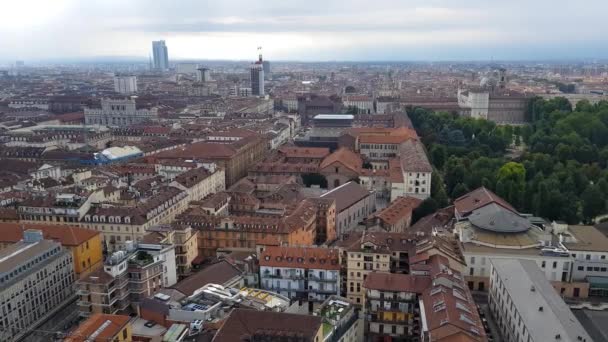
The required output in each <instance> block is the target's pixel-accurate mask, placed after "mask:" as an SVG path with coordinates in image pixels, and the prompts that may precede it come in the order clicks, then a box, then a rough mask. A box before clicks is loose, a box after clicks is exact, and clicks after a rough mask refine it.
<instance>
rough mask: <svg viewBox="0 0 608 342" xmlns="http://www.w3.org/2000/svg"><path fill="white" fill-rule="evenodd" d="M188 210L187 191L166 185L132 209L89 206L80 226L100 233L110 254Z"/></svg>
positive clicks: (138, 239) (130, 207) (128, 207)
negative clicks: (151, 228) (153, 227)
mask: <svg viewBox="0 0 608 342" xmlns="http://www.w3.org/2000/svg"><path fill="white" fill-rule="evenodd" d="M187 208H188V194H187V192H186V191H184V190H180V189H178V188H176V187H172V186H167V187H162V188H159V189H158V192H157V194H156V195H154V196H151V197H150V198H147V199H145V200H144V201H141V202H139V203H138V204H137V205H135V206H110V205H106V206H95V207H92V208H91V209H90V210H89V211H88V212H87V213H86V214H85V215H84V217H83V218H82V220H81V221H80V226H81V227H83V228H87V229H91V230H96V231H98V232H100V233H101V234H102V238H103V241H104V243H105V245H106V248H107V249H108V250H111V251H113V250H118V249H121V248H124V247H125V242H126V241H140V240H141V239H142V238H143V237H144V235H146V234H147V230H148V229H149V228H150V227H152V226H155V225H159V224H166V223H170V222H172V221H173V219H174V218H175V217H176V216H177V215H178V214H180V213H182V212H183V211H184V210H186V209H187Z"/></svg>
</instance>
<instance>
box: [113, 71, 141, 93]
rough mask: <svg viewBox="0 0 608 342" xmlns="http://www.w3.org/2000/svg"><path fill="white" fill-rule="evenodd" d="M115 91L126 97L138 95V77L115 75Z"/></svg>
mask: <svg viewBox="0 0 608 342" xmlns="http://www.w3.org/2000/svg"><path fill="white" fill-rule="evenodd" d="M114 91H115V92H117V93H121V94H125V95H129V94H134V93H137V77H136V76H133V75H114Z"/></svg>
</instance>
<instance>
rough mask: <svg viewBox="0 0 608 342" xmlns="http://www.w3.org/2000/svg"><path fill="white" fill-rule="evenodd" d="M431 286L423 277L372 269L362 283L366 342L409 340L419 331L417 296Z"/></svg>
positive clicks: (428, 279) (427, 279)
mask: <svg viewBox="0 0 608 342" xmlns="http://www.w3.org/2000/svg"><path fill="white" fill-rule="evenodd" d="M429 286H431V280H430V278H427V277H416V276H412V275H409V274H390V273H378V272H372V273H370V274H368V276H367V278H366V279H365V281H364V283H363V288H364V291H365V292H364V294H365V305H364V317H365V335H366V336H365V338H366V341H377V340H378V338H384V339H386V338H390V340H391V341H410V340H411V336H417V335H418V334H419V329H420V326H419V322H418V321H415V320H414V318H415V315H416V312H417V311H418V310H419V304H418V296H419V294H420V293H422V292H423V291H424V290H425V289H426V288H428V287H429Z"/></svg>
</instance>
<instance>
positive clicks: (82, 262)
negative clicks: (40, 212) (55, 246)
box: [0, 222, 103, 278]
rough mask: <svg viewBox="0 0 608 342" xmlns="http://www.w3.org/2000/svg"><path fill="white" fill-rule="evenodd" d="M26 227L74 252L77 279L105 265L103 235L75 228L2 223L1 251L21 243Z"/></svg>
mask: <svg viewBox="0 0 608 342" xmlns="http://www.w3.org/2000/svg"><path fill="white" fill-rule="evenodd" d="M24 227H27V228H29V229H35V230H38V231H41V232H42V235H43V237H44V238H45V239H46V240H54V241H58V242H60V243H61V245H62V246H63V247H64V248H66V249H67V250H69V251H70V252H72V260H73V261H74V272H75V273H76V277H77V278H80V277H82V276H85V275H87V274H89V273H90V272H92V271H94V270H96V269H98V268H99V267H101V264H102V263H103V254H102V242H101V241H102V240H101V234H99V232H96V231H92V230H89V229H84V228H79V227H74V226H53V225H42V224H27V225H24V224H19V223H8V222H6V223H0V231H1V232H2V234H0V250H2V249H4V248H7V247H9V246H11V245H12V244H14V243H17V242H19V241H21V239H22V238H23V232H24Z"/></svg>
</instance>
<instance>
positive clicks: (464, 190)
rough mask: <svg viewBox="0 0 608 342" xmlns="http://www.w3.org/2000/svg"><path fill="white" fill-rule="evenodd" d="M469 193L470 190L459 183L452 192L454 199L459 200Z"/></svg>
mask: <svg viewBox="0 0 608 342" xmlns="http://www.w3.org/2000/svg"><path fill="white" fill-rule="evenodd" d="M468 192H469V188H467V186H466V185H465V184H463V183H458V184H456V186H455V187H454V190H452V198H458V197H460V196H462V195H466V194H467V193H468Z"/></svg>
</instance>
